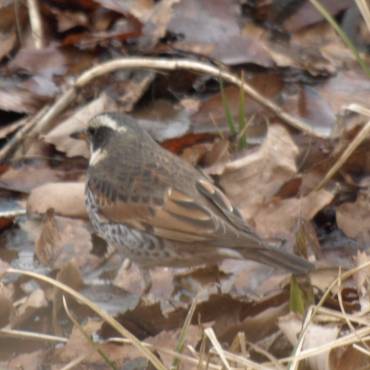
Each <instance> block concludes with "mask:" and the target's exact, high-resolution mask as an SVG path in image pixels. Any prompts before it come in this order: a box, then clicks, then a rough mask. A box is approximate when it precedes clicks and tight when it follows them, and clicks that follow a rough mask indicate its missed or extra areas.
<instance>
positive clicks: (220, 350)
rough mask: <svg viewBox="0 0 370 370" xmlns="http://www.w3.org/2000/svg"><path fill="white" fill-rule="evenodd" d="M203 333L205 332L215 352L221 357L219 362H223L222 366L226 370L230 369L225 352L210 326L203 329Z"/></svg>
mask: <svg viewBox="0 0 370 370" xmlns="http://www.w3.org/2000/svg"><path fill="white" fill-rule="evenodd" d="M204 333H205V334H206V336H207V337H208V339H209V340H210V342H211V343H212V345H213V347H214V349H215V351H216V353H217V354H218V356H219V357H220V359H221V362H222V363H223V364H224V366H225V367H226V369H227V370H230V369H231V367H230V364H229V363H228V362H227V359H226V357H225V354H224V350H223V348H222V347H221V344H220V342H219V341H218V340H217V337H216V334H215V332H214V331H213V329H212V328H207V329H206V330H205V331H204Z"/></svg>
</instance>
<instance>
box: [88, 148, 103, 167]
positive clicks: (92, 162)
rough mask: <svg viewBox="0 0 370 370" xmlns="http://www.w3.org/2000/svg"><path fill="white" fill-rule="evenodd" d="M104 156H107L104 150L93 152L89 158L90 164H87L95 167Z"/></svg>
mask: <svg viewBox="0 0 370 370" xmlns="http://www.w3.org/2000/svg"><path fill="white" fill-rule="evenodd" d="M106 156H107V152H106V151H105V150H102V149H101V148H99V149H97V150H95V151H93V152H92V153H91V157H90V162H89V164H90V166H95V165H96V164H97V163H99V162H100V161H101V160H103V159H104V158H105V157H106Z"/></svg>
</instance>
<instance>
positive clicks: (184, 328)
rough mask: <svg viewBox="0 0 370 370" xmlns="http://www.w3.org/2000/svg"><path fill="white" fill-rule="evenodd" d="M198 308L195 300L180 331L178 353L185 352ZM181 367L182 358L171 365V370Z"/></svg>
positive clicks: (176, 359)
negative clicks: (188, 335) (187, 336)
mask: <svg viewBox="0 0 370 370" xmlns="http://www.w3.org/2000/svg"><path fill="white" fill-rule="evenodd" d="M196 307H197V298H194V300H193V302H192V304H191V306H190V309H189V312H188V314H187V315H186V318H185V322H184V325H183V326H182V328H181V331H180V335H179V339H178V342H177V346H176V352H178V353H182V352H183V350H184V347H185V342H186V335H187V333H188V330H189V327H190V324H191V320H192V319H193V316H194V312H195V309H196ZM179 367H180V358H179V357H176V358H175V359H174V361H173V363H172V365H171V369H175V370H177V369H178V368H179Z"/></svg>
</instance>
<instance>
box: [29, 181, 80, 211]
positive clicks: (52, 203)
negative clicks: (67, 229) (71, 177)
mask: <svg viewBox="0 0 370 370" xmlns="http://www.w3.org/2000/svg"><path fill="white" fill-rule="evenodd" d="M84 189H85V184H84V183H82V182H58V183H48V184H45V185H41V186H39V187H37V188H35V189H33V190H32V192H31V194H30V196H29V197H28V200H27V212H29V213H31V214H32V213H38V214H44V213H46V212H47V210H48V209H50V208H52V209H54V211H55V213H56V214H58V215H62V216H67V217H80V218H87V213H86V208H85V195H84V194H85V193H84Z"/></svg>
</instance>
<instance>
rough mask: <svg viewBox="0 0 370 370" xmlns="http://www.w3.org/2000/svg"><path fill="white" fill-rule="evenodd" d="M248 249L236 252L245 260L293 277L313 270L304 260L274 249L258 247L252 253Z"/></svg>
mask: <svg viewBox="0 0 370 370" xmlns="http://www.w3.org/2000/svg"><path fill="white" fill-rule="evenodd" d="M248 249H249V248H245V249H244V248H240V249H238V251H239V252H240V253H241V254H242V255H243V257H244V258H246V259H251V260H254V261H257V262H260V263H263V264H266V265H269V266H273V267H278V268H282V269H285V270H287V271H289V272H292V273H293V274H295V275H301V274H306V273H308V272H310V271H311V270H313V269H314V265H313V264H312V263H310V262H308V261H306V260H305V259H304V258H302V257H298V256H296V255H294V254H291V253H288V252H285V251H283V250H280V249H276V248H274V247H267V246H260V247H259V248H255V249H253V250H252V251H251V250H250V249H249V250H248Z"/></svg>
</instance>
